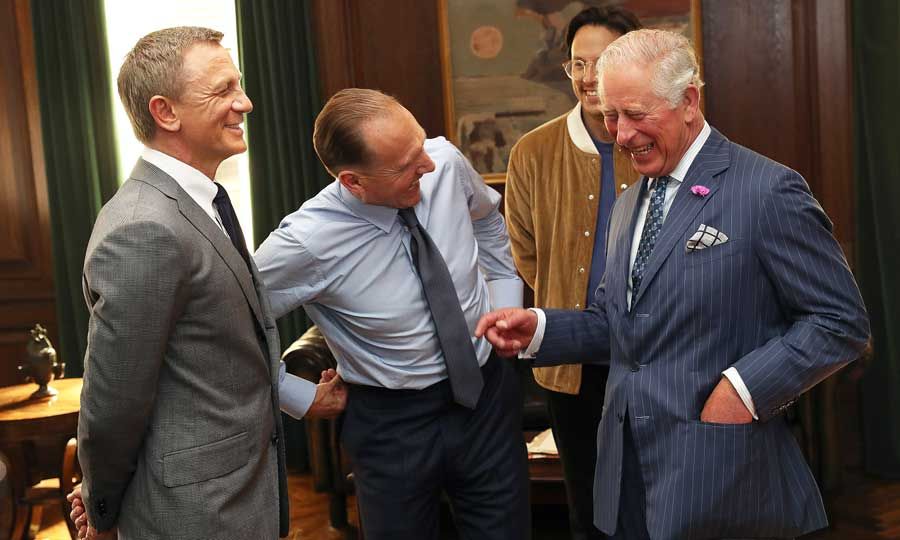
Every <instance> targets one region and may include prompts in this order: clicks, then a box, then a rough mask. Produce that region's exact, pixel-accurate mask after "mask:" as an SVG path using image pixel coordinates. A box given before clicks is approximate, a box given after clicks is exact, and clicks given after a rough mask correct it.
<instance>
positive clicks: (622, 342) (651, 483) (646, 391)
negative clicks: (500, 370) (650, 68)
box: [535, 129, 869, 540]
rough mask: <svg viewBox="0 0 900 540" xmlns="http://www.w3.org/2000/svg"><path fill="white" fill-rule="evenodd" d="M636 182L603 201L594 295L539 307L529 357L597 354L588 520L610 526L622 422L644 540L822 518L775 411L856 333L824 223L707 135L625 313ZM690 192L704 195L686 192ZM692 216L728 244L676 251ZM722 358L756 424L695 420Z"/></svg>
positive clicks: (799, 197) (792, 184)
mask: <svg viewBox="0 0 900 540" xmlns="http://www.w3.org/2000/svg"><path fill="white" fill-rule="evenodd" d="M645 185H646V181H645V180H642V181H641V182H638V183H636V184H635V185H633V186H632V187H631V188H630V189H628V190H627V191H625V192H624V193H623V194H622V195H621V196H620V197H619V199H618V200H617V201H616V205H615V207H614V209H613V212H612V215H611V217H610V224H609V233H608V234H609V239H608V243H607V245H608V246H609V247H608V252H607V269H606V275H605V277H604V279H603V282H602V283H601V285H600V287H599V288H598V290H597V292H596V295H595V299H594V300H595V302H594V304H593V305H592V306H591V307H590V308H589V309H587V310H585V311H581V312H577V311H561V310H547V311H546V313H547V328H546V333H545V336H544V341H543V344H542V345H541V352H540V353H539V354H538V355H537V358H536V360H535V365H549V364H557V363H566V362H572V363H574V362H579V361H584V359H585V357H586V355H587V356H589V355H590V354H591V352H594V353H595V354H596V357H597V358H598V360H599V359H601V358H603V357H605V356H606V354H607V351H608V353H609V355H610V361H611V370H610V375H609V382H608V385H607V390H606V399H605V405H604V411H603V419H602V421H601V423H600V427H599V429H598V434H597V438H598V452H597V454H598V457H597V469H596V471H597V472H596V479H595V485H594V521H595V524H596V525H597V527H598V528H599V529H601V530H603V531H604V532H607V533H610V534H611V533H613V532H614V530H615V527H616V518H617V514H618V511H619V498H620V497H619V495H620V485H621V484H620V483H621V473H622V427H623V419H624V418H625V415H628V419H629V423H630V425H631V429H632V435H633V437H634V441H635V445H636V447H637V449H638V458H639V461H640V464H641V471H642V475H643V479H644V484H645V489H646V503H647V507H646V510H647V528H648V531H649V532H650V535H651V537H652V538H653V539H655V540H656V539H672V540H675V539H678V540H684V539H694V538H696V539H700V538H721V537H792V536H798V535H801V534H803V533H806V532H808V531H811V530H815V529H819V528H822V527H824V526H826V525H827V519H826V517H825V511H824V508H823V505H822V500H821V496H820V495H819V491H818V488H817V486H816V483H815V480H814V478H813V476H812V474H811V473H810V471H809V468H808V466H807V465H806V462H805V461H804V458H803V456H802V454H801V452H800V449H799V447H798V445H797V443H796V442H795V440H794V438H793V437H792V435H791V433H790V432H789V431H788V427H787V425H786V423H785V422H784V420H783V417H782V415H781V413H782V412H783V411H784V409H785V408H786V407H787V406H788V405H789V404H790V403H792V402H793V401H794V400H795V399H796V398H797V396H799V395H800V394H802V393H803V392H805V391H806V390H808V389H809V388H810V387H812V386H813V385H815V384H817V383H818V382H820V381H821V380H823V379H824V378H825V377H827V376H829V375H830V374H832V373H834V372H835V371H837V370H838V369H840V368H841V367H842V366H844V365H845V364H847V363H848V362H850V361H852V360H853V359H855V358H856V357H857V355H858V353H859V351H860V350H861V349H862V348H863V347H864V345H865V343H866V341H867V340H868V336H869V326H868V319H867V315H866V312H865V308H864V306H863V303H862V299H861V297H860V294H859V290H858V288H857V286H856V282H855V281H854V279H853V276H852V274H851V273H850V269H849V267H848V266H847V262H846V260H845V259H844V256H843V254H842V252H841V249H840V247H839V246H838V244H837V242H836V241H835V239H834V237H833V235H832V232H831V229H832V226H831V222H830V221H829V219H828V217H827V216H826V215H825V213H824V212H823V211H822V208H821V207H820V206H819V204H818V203H817V202H816V200H815V199H814V198H813V197H812V195H811V194H810V192H809V188H808V186H807V185H806V182H805V181H804V180H803V178H802V177H801V176H800V175H799V174H798V173H796V172H795V171H792V170H790V169H788V168H787V167H784V166H783V165H780V164H778V163H776V162H774V161H772V160H770V159H767V158H765V157H763V156H761V155H759V154H756V153H754V152H752V151H750V150H748V149H747V148H744V147H742V146H739V145H737V144H734V143H732V142H730V141H729V140H727V139H726V138H725V137H724V136H723V135H722V134H721V133H719V132H718V131H716V130H715V129H714V130H713V131H712V134H711V135H710V137H709V139H708V140H707V142H706V144H705V145H704V146H703V148H702V150H701V151H700V153H699V155H698V156H697V158H696V159H695V161H694V163H693V164H692V165H691V168H690V170H689V171H688V174H687V177H686V179H685V182H684V184H683V185H682V186H681V188H680V189H679V190H678V193H677V195H676V197H675V200H674V201H673V203H672V206H671V209H670V210H669V213H668V216H667V217H666V220H665V222H664V223H663V227H662V230H661V231H660V235H659V237H658V239H657V243H656V247H655V248H654V251H653V253H652V254H651V256H650V260H649V261H648V266H647V269H646V271H645V272H644V279H643V283H642V286H641V291H640V292H639V293H638V297H637V299H636V304H635V307H634V309H633V310H632V311H631V312H629V311H628V308H627V301H626V284H627V281H626V280H627V276H628V273H629V254H630V252H631V243H632V238H633V236H634V235H633V231H634V223H635V219H636V217H637V209H638V206H639V201H640V196H641V193H642V191H643V190H644V189H646V187H645ZM694 185H702V186H706V187H707V188H709V194H708V195H707V196H706V197H701V196H698V195H694V194H692V193H691V187H692V186H694ZM701 224H706V225H710V226H712V227H715V228H716V229H718V230H719V231H722V232H724V233H725V234H726V235H727V236H728V238H729V240H728V242H727V243H725V244H721V245H718V246H713V247H710V248H707V249H704V250H701V251H695V252H690V253H688V252H687V250H686V243H687V241H688V239H689V238H690V237H691V235H692V234H693V233H694V232H695V231H696V230H697V229H698V227H699V226H700V225H701ZM544 355H546V358H544ZM730 366H734V367H736V368H737V370H738V372H739V373H740V375H741V377H742V379H743V380H744V382H745V384H746V385H747V388H748V389H749V391H750V393H751V395H752V397H753V401H754V405H755V407H756V410H757V414H758V415H759V421H758V422H752V423H750V424H745V425H720V424H708V423H702V422H700V411H701V410H702V408H703V405H704V403H705V402H706V399H707V398H708V397H709V395H710V393H711V392H712V389H713V388H714V387H715V385H716V384H717V383H718V382H719V380H720V378H721V374H722V371H724V370H725V369H726V368H728V367H730ZM623 511H624V512H629V511H630V509H628V508H623Z"/></svg>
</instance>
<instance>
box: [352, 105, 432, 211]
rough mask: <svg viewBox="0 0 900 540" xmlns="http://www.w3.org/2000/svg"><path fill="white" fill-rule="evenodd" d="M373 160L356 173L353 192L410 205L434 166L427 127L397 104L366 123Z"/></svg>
mask: <svg viewBox="0 0 900 540" xmlns="http://www.w3.org/2000/svg"><path fill="white" fill-rule="evenodd" d="M363 137H364V139H365V144H366V146H367V147H368V149H369V152H370V153H371V155H372V156H374V158H373V159H372V163H370V164H367V165H365V166H363V167H361V168H360V170H359V171H357V172H355V173H353V174H354V175H355V177H356V178H357V181H356V182H355V184H354V187H353V189H351V191H353V193H354V194H355V195H356V196H357V197H359V198H360V200H362V201H363V202H364V203H367V204H375V205H379V206H388V207H391V208H410V207H413V206H415V205H416V204H417V203H418V202H419V199H420V198H421V196H422V195H421V191H420V189H419V180H420V179H421V178H422V176H423V175H425V174H427V173H430V172H431V171H433V170H434V162H433V161H432V160H431V158H430V157H429V156H428V154H427V153H426V152H425V148H424V144H425V130H423V129H422V126H420V125H419V123H418V122H417V121H416V119H415V118H414V117H413V115H412V114H411V113H410V112H409V111H407V110H406V109H404V108H403V107H400V106H397V107H396V108H395V109H394V110H392V111H390V113H389V114H387V115H385V116H384V117H383V118H378V119H375V120H372V121H370V122H368V123H367V124H366V125H365V127H363Z"/></svg>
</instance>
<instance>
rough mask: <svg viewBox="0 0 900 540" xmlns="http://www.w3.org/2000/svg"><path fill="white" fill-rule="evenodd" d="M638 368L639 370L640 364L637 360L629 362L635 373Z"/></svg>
mask: <svg viewBox="0 0 900 540" xmlns="http://www.w3.org/2000/svg"><path fill="white" fill-rule="evenodd" d="M640 370H641V365H640V364H638V363H637V362H635V363H633V364H631V371H633V372H635V373H637V372H638V371H640Z"/></svg>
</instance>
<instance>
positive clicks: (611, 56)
mask: <svg viewBox="0 0 900 540" xmlns="http://www.w3.org/2000/svg"><path fill="white" fill-rule="evenodd" d="M625 64H637V65H642V66H650V67H651V68H652V69H653V75H652V76H651V82H650V84H651V85H652V87H653V93H654V94H656V95H657V96H659V97H661V98H663V99H665V100H666V101H668V102H669V105H671V106H672V107H675V106H677V105H678V104H679V103H680V102H681V99H682V98H683V97H684V92H685V90H687V88H688V86H691V85H693V86H695V87H696V88H697V90H700V88H702V87H703V80H702V79H701V78H700V65H699V64H698V63H697V55H696V54H695V53H694V48H693V47H692V46H691V42H690V41H689V40H688V38H686V37H684V36H683V35H681V34H677V33H675V32H668V31H666V30H655V29H643V30H635V31H633V32H628V33H627V34H625V35H623V36H622V37H620V38H618V39H616V40H615V41H613V42H612V43H611V44H610V45H609V47H607V48H606V50H605V51H603V54H601V55H600V60H599V62H598V64H597V70H598V72H599V73H600V74H602V73H603V72H604V71H606V70H607V69H614V68H615V66H621V65H625Z"/></svg>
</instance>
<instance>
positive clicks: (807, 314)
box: [734, 171, 869, 421]
mask: <svg viewBox="0 0 900 540" xmlns="http://www.w3.org/2000/svg"><path fill="white" fill-rule="evenodd" d="M762 190H763V194H762V195H761V199H760V208H759V210H758V212H757V215H758V218H757V223H756V233H755V235H754V239H753V242H754V251H755V253H756V255H757V257H759V259H760V261H761V263H762V266H763V269H764V271H765V273H766V277H768V279H769V280H771V282H772V284H773V285H774V288H775V291H776V294H777V297H778V300H779V303H780V305H781V309H782V310H783V311H784V312H785V314H786V316H787V319H788V320H789V321H790V325H789V326H788V327H787V328H786V329H785V332H784V333H783V334H782V335H781V336H779V337H776V338H774V339H771V340H770V341H768V342H767V343H766V344H765V345H763V346H762V347H760V348H758V349H756V350H754V351H752V352H751V353H749V354H747V355H746V356H744V357H743V358H741V359H740V360H738V362H737V363H736V364H735V365H734V367H735V368H736V369H737V370H738V373H739V374H740V376H741V379H743V381H744V383H745V385H746V386H747V389H748V390H749V391H750V394H751V395H752V397H753V403H754V405H755V406H756V411H757V414H758V415H759V418H760V420H762V421H765V420H767V419H768V418H771V417H772V416H775V415H777V414H779V413H780V412H781V411H783V410H784V409H785V408H786V407H787V406H788V405H790V404H791V403H792V402H793V401H794V400H795V399H796V398H797V396H799V395H800V394H802V393H803V392H805V391H807V390H809V389H810V388H811V387H813V386H814V385H816V384H818V383H819V382H820V381H822V380H823V379H825V378H826V377H828V376H829V375H831V374H832V373H834V372H835V371H837V370H838V369H840V368H841V367H843V366H844V365H846V364H847V363H849V362H851V361H853V360H855V359H856V357H857V356H858V355H859V353H860V352H861V350H862V349H863V348H864V347H865V345H866V342H867V341H868V338H869V322H868V317H867V315H866V311H865V307H864V306H863V301H862V298H861V296H860V293H859V289H858V288H857V286H856V281H855V280H854V278H853V275H852V274H851V272H850V268H849V266H848V265H847V261H846V259H845V258H844V255H843V253H842V251H841V248H840V246H839V245H838V243H837V241H836V240H835V238H834V236H833V235H832V231H831V229H832V226H831V222H830V221H829V219H828V217H827V216H826V215H825V212H824V211H823V210H822V208H821V207H820V206H819V204H818V203H817V202H816V200H815V199H814V198H813V196H812V194H811V193H810V192H809V188H808V186H807V185H806V182H805V181H804V180H803V178H802V177H801V176H800V175H799V174H797V173H795V172H794V171H785V172H784V173H782V174H779V175H772V178H771V180H770V181H769V182H768V185H766V186H764V187H763V188H762Z"/></svg>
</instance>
